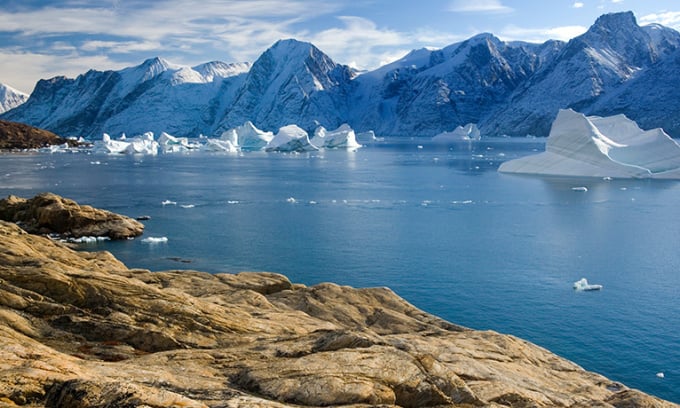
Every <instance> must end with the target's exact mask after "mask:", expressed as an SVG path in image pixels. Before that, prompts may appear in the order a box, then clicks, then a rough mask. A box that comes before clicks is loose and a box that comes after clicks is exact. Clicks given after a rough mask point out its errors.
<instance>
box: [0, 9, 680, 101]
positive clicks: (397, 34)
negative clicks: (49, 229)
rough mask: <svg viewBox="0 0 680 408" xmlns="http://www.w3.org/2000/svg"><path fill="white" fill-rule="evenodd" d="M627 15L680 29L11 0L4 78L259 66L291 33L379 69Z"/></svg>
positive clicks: (594, 12) (580, 19) (640, 14)
mask: <svg viewBox="0 0 680 408" xmlns="http://www.w3.org/2000/svg"><path fill="white" fill-rule="evenodd" d="M619 11H633V13H635V16H636V18H637V21H638V24H640V25H646V24H651V23H659V24H663V25H665V26H668V27H671V28H674V29H676V30H679V31H680V2H679V1H677V0H544V1H536V0H362V1H356V0H323V1H317V0H314V1H313V0H154V1H148V0H2V2H0V83H3V84H6V85H9V86H11V87H13V88H15V89H18V90H20V91H22V92H26V93H30V92H31V91H32V90H33V87H34V85H35V83H36V82H37V81H38V80H40V79H48V78H52V77H55V76H58V75H64V76H67V77H70V78H75V77H76V76H78V75H79V74H82V73H85V72H87V71H88V70H90V69H96V70H101V71H104V70H119V69H122V68H125V67H130V66H135V65H139V64H140V63H142V62H143V61H144V60H145V59H148V58H152V57H161V58H164V59H166V60H168V61H170V62H172V63H175V64H179V65H185V66H194V65H198V64H201V63H204V62H208V61H215V60H218V61H224V62H254V61H255V60H256V59H257V57H258V56H259V55H260V54H262V53H263V52H264V51H265V50H266V49H267V48H269V47H270V46H271V45H272V44H274V43H275V42H276V41H277V40H279V39H286V38H295V39H297V40H300V41H309V42H311V43H313V44H314V45H316V46H317V47H318V48H320V49H321V50H322V51H323V52H325V53H326V54H328V55H329V56H330V57H331V58H332V59H333V60H334V61H335V62H338V63H341V64H346V65H350V66H352V67H355V68H357V69H361V70H371V69H375V68H377V67H379V66H381V65H384V64H386V63H389V62H392V61H394V60H396V59H398V58H400V57H402V56H404V55H405V54H406V53H408V52H409V51H411V50H413V49H417V48H422V47H432V48H442V47H444V46H447V45H450V44H453V43H456V42H459V41H463V40H465V39H467V38H470V37H472V36H474V35H476V34H479V33H482V32H490V33H492V34H494V35H496V36H497V37H499V38H500V39H501V40H505V41H515V40H520V41H529V42H543V41H546V40H548V39H556V40H563V41H568V40H569V39H571V38H573V37H576V36H578V35H580V34H582V33H584V32H585V31H586V30H587V29H588V27H589V26H590V25H592V24H593V23H594V22H595V20H596V19H597V17H599V16H600V15H602V14H605V13H612V12H619Z"/></svg>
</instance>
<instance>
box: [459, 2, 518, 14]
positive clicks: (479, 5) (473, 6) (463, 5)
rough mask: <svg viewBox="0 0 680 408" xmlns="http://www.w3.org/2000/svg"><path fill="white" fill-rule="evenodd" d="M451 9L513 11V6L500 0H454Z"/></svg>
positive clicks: (471, 11) (474, 11) (487, 11)
mask: <svg viewBox="0 0 680 408" xmlns="http://www.w3.org/2000/svg"><path fill="white" fill-rule="evenodd" d="M449 11H453V12H457V13H511V12H512V11H514V10H513V9H512V8H511V7H508V6H505V5H503V3H501V1H500V0H453V1H452V2H451V4H450V5H449Z"/></svg>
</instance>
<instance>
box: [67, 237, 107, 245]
mask: <svg viewBox="0 0 680 408" xmlns="http://www.w3.org/2000/svg"><path fill="white" fill-rule="evenodd" d="M110 240H111V238H109V237H91V236H85V237H78V238H69V239H67V241H68V242H72V243H74V244H94V243H97V242H100V241H110Z"/></svg>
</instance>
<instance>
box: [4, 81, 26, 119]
mask: <svg viewBox="0 0 680 408" xmlns="http://www.w3.org/2000/svg"><path fill="white" fill-rule="evenodd" d="M26 100H28V95H26V94H25V93H23V92H21V91H17V90H16V89H14V88H12V87H11V86H9V85H5V84H0V114H1V113H4V112H7V111H8V110H10V109H14V108H16V107H17V106H19V105H21V104H22V103H24V102H26Z"/></svg>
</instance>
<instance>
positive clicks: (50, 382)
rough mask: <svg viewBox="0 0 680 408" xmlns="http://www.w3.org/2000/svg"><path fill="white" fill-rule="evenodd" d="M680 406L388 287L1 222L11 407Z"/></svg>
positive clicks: (0, 300) (6, 384) (3, 354)
mask: <svg viewBox="0 0 680 408" xmlns="http://www.w3.org/2000/svg"><path fill="white" fill-rule="evenodd" d="M18 405H19V406H28V407H67V406H68V407H83V408H85V407H169V406H174V407H284V406H403V407H423V406H459V407H677V406H678V405H675V404H672V403H670V402H666V401H662V400H660V399H658V398H655V397H652V396H649V395H646V394H644V393H642V392H640V391H637V390H633V389H629V388H627V387H626V386H624V385H623V384H620V383H616V382H613V381H611V380H608V379H607V378H605V377H603V376H601V375H598V374H595V373H592V372H588V371H585V370H583V369H582V368H581V367H579V366H577V365H576V364H574V363H572V362H569V361H567V360H565V359H563V358H560V357H558V356H556V355H554V354H552V353H550V352H549V351H547V350H545V349H543V348H540V347H538V346H536V345H533V344H531V343H529V342H527V341H524V340H521V339H518V338H516V337H513V336H508V335H502V334H498V333H495V332H492V331H475V330H470V329H467V328H464V327H460V326H457V325H454V324H451V323H449V322H446V321H444V320H442V319H439V318H437V317H435V316H432V315H430V314H427V313H425V312H423V311H421V310H419V309H417V308H415V307H414V306H412V305H410V304H409V303H407V302H406V301H405V300H403V299H401V298H400V297H398V296H397V295H396V294H395V293H393V292H392V291H391V290H389V289H387V288H371V289H355V288H351V287H344V286H338V285H335V284H331V283H326V284H319V285H315V286H311V287H307V286H303V285H299V284H293V283H291V282H290V281H289V280H288V279H287V278H286V277H284V276H282V275H278V274H274V273H264V272H259V273H255V272H244V273H240V274H208V273H202V272H197V271H165V272H151V271H148V270H140V269H129V268H127V267H126V266H125V265H123V264H122V263H121V262H120V261H118V260H117V259H115V258H114V257H113V256H112V255H111V254H110V253H108V252H79V251H74V250H72V249H70V248H69V247H67V246H66V245H64V244H61V243H59V242H56V241H53V240H51V239H48V238H46V237H42V236H38V235H33V234H29V233H27V232H25V231H24V230H22V229H21V228H19V227H18V226H17V225H16V224H14V223H11V222H5V221H0V407H12V406H18Z"/></svg>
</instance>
